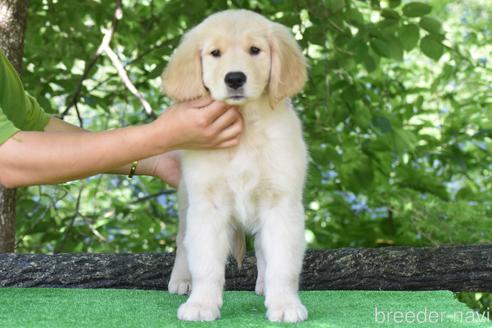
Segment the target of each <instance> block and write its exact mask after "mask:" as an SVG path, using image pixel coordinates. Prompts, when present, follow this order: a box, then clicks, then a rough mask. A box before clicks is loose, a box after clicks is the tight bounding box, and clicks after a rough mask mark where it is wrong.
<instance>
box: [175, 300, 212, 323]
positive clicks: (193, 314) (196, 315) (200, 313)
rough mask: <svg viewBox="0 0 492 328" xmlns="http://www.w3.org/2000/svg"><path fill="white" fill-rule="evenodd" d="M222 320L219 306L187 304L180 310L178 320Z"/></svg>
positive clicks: (182, 305)
mask: <svg viewBox="0 0 492 328" xmlns="http://www.w3.org/2000/svg"><path fill="white" fill-rule="evenodd" d="M218 318H220V309H219V306H218V305H214V304H204V303H196V302H189V301H188V302H186V303H184V304H181V306H180V307H179V309H178V319H180V320H185V321H213V320H215V319H218Z"/></svg>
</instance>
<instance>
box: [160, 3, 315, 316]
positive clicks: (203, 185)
mask: <svg viewBox="0 0 492 328" xmlns="http://www.w3.org/2000/svg"><path fill="white" fill-rule="evenodd" d="M253 46H254V47H256V48H258V49H260V52H259V53H258V54H252V53H251V47H253ZM217 49H219V50H220V53H221V55H220V57H214V56H212V55H211V52H212V51H213V50H217ZM229 72H243V73H244V74H245V75H246V77H247V80H246V83H245V84H244V86H243V87H242V88H240V91H237V90H232V89H231V88H230V87H228V86H227V85H226V83H225V82H224V77H225V75H226V74H227V73H229ZM306 78H307V72H306V62H305V58H304V56H303V55H302V52H301V50H300V48H299V46H298V45H297V43H296V41H295V39H294V37H293V36H292V35H291V33H290V31H289V30H288V29H287V28H286V27H284V26H282V25H279V24H277V23H273V22H271V21H269V20H267V19H266V18H264V17H263V16H261V15H259V14H256V13H253V12H251V11H246V10H228V11H223V12H219V13H217V14H214V15H212V16H210V17H208V18H207V19H206V20H204V21H203V22H202V23H201V24H199V25H198V26H196V27H195V28H193V29H192V30H190V31H189V32H188V33H187V34H186V35H185V36H184V38H183V39H182V42H181V44H180V46H179V47H178V48H177V49H176V51H175V53H174V54H173V56H172V57H171V59H170V62H169V65H168V67H167V68H166V70H165V71H164V74H163V78H162V81H163V83H162V88H163V91H164V92H165V93H166V94H167V95H168V96H169V97H171V98H173V99H174V100H175V101H184V100H190V99H195V98H197V97H200V96H204V95H206V94H208V93H210V94H211V96H212V97H213V98H214V99H216V100H222V101H225V102H227V103H230V104H235V105H237V106H239V107H240V110H241V113H242V115H243V117H244V123H245V126H244V131H243V134H242V135H241V140H240V143H239V145H238V146H237V147H234V148H232V149H227V150H208V151H204V150H202V151H184V152H183V154H182V171H183V179H182V183H181V186H180V188H179V206H180V214H179V216H180V230H179V234H178V248H177V254H176V262H175V265H174V268H173V272H172V275H171V279H170V282H169V286H168V287H169V291H170V292H172V293H177V294H185V293H189V292H191V294H190V297H189V298H188V300H187V301H186V303H184V304H182V305H181V306H180V308H179V310H178V317H179V318H180V319H182V320H191V321H197V320H200V321H209V320H215V319H217V318H219V317H220V307H221V306H222V292H223V286H224V281H225V277H224V268H225V263H226V260H227V257H228V255H229V254H230V253H231V251H233V250H234V249H235V247H236V257H237V256H238V252H239V256H240V254H241V253H242V252H243V250H241V249H240V247H241V246H242V245H243V244H244V241H242V240H241V236H242V231H246V232H249V233H252V234H253V235H254V237H255V252H256V257H257V266H258V277H257V282H256V292H257V293H258V294H264V295H265V305H266V307H267V317H268V319H269V320H272V321H286V322H298V321H302V320H305V319H306V318H307V310H306V308H305V307H304V306H303V305H302V303H301V301H300V300H299V297H298V295H297V291H298V283H299V275H300V272H301V267H302V260H303V255H304V248H305V242H304V209H303V205H302V193H303V187H304V180H305V173H306V169H307V152H306V146H305V144H304V141H303V138H302V129H301V123H300V120H299V119H298V118H297V116H296V113H295V112H294V110H293V108H292V106H291V103H290V100H289V97H291V96H294V95H295V94H296V93H298V92H299V91H300V90H301V89H302V87H303V86H304V83H305V81H306ZM238 94H239V96H238ZM231 95H234V96H237V97H236V98H231ZM237 247H239V250H238V248H237Z"/></svg>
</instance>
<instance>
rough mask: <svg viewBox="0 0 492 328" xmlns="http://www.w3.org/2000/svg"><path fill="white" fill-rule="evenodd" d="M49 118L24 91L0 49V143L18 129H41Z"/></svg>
mask: <svg viewBox="0 0 492 328" xmlns="http://www.w3.org/2000/svg"><path fill="white" fill-rule="evenodd" d="M49 118H50V117H49V115H47V114H46V113H45V112H44V111H43V109H42V108H41V106H39V104H38V102H37V101H36V99H34V98H33V97H31V96H30V95H29V94H27V93H26V92H25V91H24V87H23V86H22V82H21V80H20V78H19V76H18V75H17V73H16V72H15V70H14V68H13V67H12V65H11V64H10V63H9V61H8V60H7V58H6V57H5V55H4V54H3V52H2V51H0V144H3V143H4V142H5V141H6V140H7V139H8V138H10V137H11V136H12V135H13V134H15V133H16V132H18V131H20V130H24V131H43V129H44V127H45V126H46V124H48V121H49Z"/></svg>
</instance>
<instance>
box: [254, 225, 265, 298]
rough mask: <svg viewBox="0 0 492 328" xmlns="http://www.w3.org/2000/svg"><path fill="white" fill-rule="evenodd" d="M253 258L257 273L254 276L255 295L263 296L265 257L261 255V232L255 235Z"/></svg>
mask: <svg viewBox="0 0 492 328" xmlns="http://www.w3.org/2000/svg"><path fill="white" fill-rule="evenodd" d="M255 256H256V270H257V272H258V274H257V276H256V286H255V293H256V294H257V295H263V294H264V288H265V265H266V264H265V256H264V255H263V249H262V245H261V232H260V231H258V232H257V233H256V234H255Z"/></svg>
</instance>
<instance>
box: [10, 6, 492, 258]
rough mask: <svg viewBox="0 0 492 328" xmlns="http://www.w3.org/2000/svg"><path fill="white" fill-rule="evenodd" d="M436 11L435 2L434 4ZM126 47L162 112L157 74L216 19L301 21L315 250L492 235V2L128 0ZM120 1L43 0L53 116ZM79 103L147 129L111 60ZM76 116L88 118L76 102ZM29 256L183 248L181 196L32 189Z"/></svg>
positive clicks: (117, 46) (46, 87)
mask: <svg viewBox="0 0 492 328" xmlns="http://www.w3.org/2000/svg"><path fill="white" fill-rule="evenodd" d="M431 5H432V6H431ZM123 6H124V16H123V19H122V21H121V22H120V24H119V26H118V30H117V32H116V35H115V37H114V40H113V43H112V46H113V49H114V50H115V52H117V54H118V56H119V57H120V58H121V59H122V61H123V63H124V65H125V68H126V70H127V71H128V72H129V76H130V78H131V79H132V81H133V82H134V83H135V85H136V86H137V88H138V89H139V90H140V91H141V92H142V93H143V94H144V95H145V97H146V99H147V100H148V101H149V103H150V104H151V106H152V107H153V108H154V110H155V111H156V114H159V113H161V112H162V111H163V110H165V108H166V107H167V106H168V105H169V100H168V99H166V98H164V97H162V96H161V95H160V92H159V75H160V72H161V71H162V69H163V67H164V66H165V65H166V63H167V60H168V59H169V55H170V54H171V52H172V50H173V49H174V48H175V47H176V45H177V44H178V42H179V39H180V37H181V36H182V34H183V33H184V32H185V31H186V30H188V29H189V28H191V27H192V26H194V25H195V24H197V23H198V22H200V21H201V20H202V19H203V18H204V17H206V16H207V15H209V14H211V13H213V12H216V11H218V10H222V9H226V8H248V9H251V10H255V11H257V12H260V13H262V14H263V15H265V16H267V17H269V18H271V19H273V20H275V21H277V22H279V23H282V24H285V25H287V26H289V27H291V28H292V31H293V33H294V34H295V36H296V38H297V39H298V42H299V43H300V44H301V46H302V48H303V49H304V50H305V54H306V56H307V57H308V58H309V63H310V78H309V82H308V84H307V86H306V88H305V90H304V92H303V93H302V94H300V95H299V96H298V97H297V98H296V99H295V102H296V108H298V114H299V116H300V117H301V119H302V121H303V125H304V130H305V138H306V141H307V143H308V145H309V151H310V156H311V162H310V168H309V177H308V181H307V186H306V190H305V206H306V217H307V221H306V238H307V240H308V243H309V247H319V248H329V247H342V246H370V247H373V246H383V245H437V244H462V243H481V242H490V241H491V240H492V229H490V228H491V223H490V217H491V200H492V194H491V190H492V188H491V187H492V185H491V184H492V178H491V177H492V173H491V169H492V165H491V160H490V154H491V150H492V147H491V143H492V121H491V120H492V115H491V114H492V113H491V111H492V107H491V104H492V98H491V89H490V86H491V85H492V77H491V76H492V75H491V69H490V59H491V46H490V45H491V44H492V42H491V41H492V40H491V34H490V29H489V28H488V27H489V26H490V21H491V18H492V10H491V8H489V7H487V6H483V5H482V2H480V1H478V0H473V1H466V2H464V1H444V0H434V1H430V2H425V3H423V2H409V1H403V2H402V1H398V0H389V1H378V0H373V1H356V0H325V1H308V0H302V1H282V0H278V1H273V2H272V1H190V2H182V1H152V0H141V1H136V0H126V1H123ZM113 10H114V3H113V1H112V0H99V1H77V2H75V1H54V0H46V1H31V2H30V13H29V20H28V31H27V37H26V50H25V63H24V67H25V69H26V71H25V73H24V82H25V84H26V88H27V90H29V91H30V92H31V93H32V94H33V95H35V96H36V98H37V99H38V100H39V101H40V103H41V104H42V106H43V107H44V108H46V110H47V111H50V112H51V113H55V114H56V113H61V112H63V111H64V110H65V108H66V107H67V104H69V102H70V99H71V97H72V96H73V94H74V91H75V89H76V88H77V85H78V84H79V83H80V79H81V75H82V73H83V71H84V68H85V65H86V63H87V62H88V61H89V60H90V58H91V56H92V55H93V54H94V52H95V51H96V49H97V47H98V45H99V43H100V41H101V38H102V33H103V31H104V30H105V29H107V28H108V27H109V25H110V22H111V17H112V15H113ZM79 109H80V112H81V115H82V118H83V122H84V126H85V127H86V128H89V129H91V130H94V131H100V130H106V129H112V128H118V127H121V126H128V125H133V124H142V123H145V122H149V121H150V120H151V118H149V117H148V116H147V115H146V114H145V113H144V111H143V109H142V108H141V104H140V102H139V101H138V100H137V99H136V98H135V97H133V96H132V95H130V94H129V93H128V91H127V90H126V88H125V87H124V86H123V85H122V83H121V81H120V79H119V78H118V76H117V73H116V71H115V69H114V68H113V66H112V65H111V62H110V61H109V60H108V59H107V58H106V57H105V56H102V57H101V58H100V59H99V60H98V61H97V62H96V65H95V66H94V68H93V69H92V70H91V71H90V74H89V76H88V78H87V79H86V80H84V81H83V83H82V88H81V98H80V104H79ZM67 120H69V121H71V122H73V123H75V124H77V117H76V115H75V112H74V110H73V109H72V110H71V111H70V112H69V116H67ZM17 211H18V218H19V219H18V236H19V241H18V250H19V251H21V252H22V251H25V252H61V251H64V252H67V251H94V252H119V251H122V252H123V251H131V252H141V251H164V250H166V251H172V250H173V249H174V245H175V236H176V222H177V214H176V204H175V194H174V192H173V191H172V190H169V189H168V187H167V186H165V185H164V184H163V183H162V182H160V181H157V180H156V179H151V178H142V177H140V178H135V179H133V180H128V179H126V178H125V177H118V176H108V175H101V176H96V177H92V178H89V179H86V180H84V181H78V182H71V183H67V184H64V185H60V186H42V187H31V188H26V189H22V190H20V191H19V201H18V208H17Z"/></svg>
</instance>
